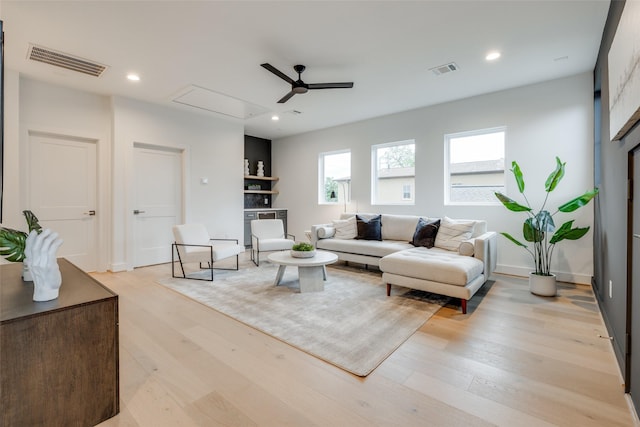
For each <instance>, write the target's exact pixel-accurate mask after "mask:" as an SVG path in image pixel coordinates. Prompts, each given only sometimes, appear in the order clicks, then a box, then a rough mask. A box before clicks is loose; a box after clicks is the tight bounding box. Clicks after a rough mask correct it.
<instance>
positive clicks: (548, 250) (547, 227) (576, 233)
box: [495, 157, 598, 296]
mask: <svg viewBox="0 0 640 427" xmlns="http://www.w3.org/2000/svg"><path fill="white" fill-rule="evenodd" d="M565 164H566V163H562V161H561V160H560V159H559V158H558V157H556V169H555V170H554V171H553V172H551V174H550V175H549V177H548V178H547V181H546V182H545V191H546V192H547V195H546V196H545V199H544V202H543V203H542V207H541V208H540V209H539V210H538V211H534V210H533V209H532V208H531V206H530V205H529V201H528V200H527V197H526V196H525V195H524V178H523V175H522V171H521V170H520V166H519V165H518V163H516V162H515V161H514V162H513V163H512V164H511V172H512V173H513V176H514V177H515V179H516V183H517V184H518V191H519V192H520V194H522V196H523V197H524V200H525V203H526V206H524V205H521V204H519V203H518V202H516V201H515V200H513V199H510V198H509V197H507V196H505V195H504V194H502V193H500V192H495V195H496V197H497V198H498V200H500V202H502V204H503V205H504V206H505V207H506V208H507V209H509V210H510V211H513V212H525V213H526V214H527V219H526V220H525V221H524V224H523V225H522V234H523V237H524V239H525V240H526V241H527V242H529V243H533V250H531V249H530V248H529V246H528V245H527V244H524V243H522V242H520V241H519V240H517V239H516V238H514V237H513V236H512V235H510V234H509V233H504V232H503V233H500V234H502V235H503V236H505V237H506V238H507V239H509V240H510V241H511V242H513V243H515V244H516V245H518V246H520V247H522V248H524V249H525V250H526V251H527V252H529V254H531V256H532V257H533V261H534V264H535V271H533V272H531V274H530V275H529V290H530V291H531V292H532V293H534V294H536V295H542V296H554V295H555V294H556V290H557V289H556V276H555V275H554V274H552V273H551V258H552V256H553V249H554V248H555V245H556V243H559V242H561V241H563V240H578V239H580V238H581V237H582V236H584V235H585V234H587V231H589V227H573V221H574V220H570V221H567V222H565V223H564V224H562V225H561V226H560V228H558V229H556V226H555V223H554V221H553V217H554V215H556V214H557V213H558V212H564V213H569V212H573V211H575V210H576V209H578V208H581V207H582V206H584V205H586V204H587V203H589V201H590V200H591V199H593V198H594V197H595V196H596V194H598V189H597V188H594V189H593V190H591V191H587V192H586V193H584V194H583V195H581V196H579V197H576V198H575V199H573V200H570V201H568V202H567V203H565V204H563V205H561V206H559V207H558V209H557V210H556V212H554V213H550V212H549V211H547V210H545V205H546V204H547V199H548V198H549V193H551V192H552V191H553V190H554V189H555V188H556V186H557V185H558V183H559V182H560V180H561V179H562V177H563V176H564V168H565ZM551 233H553V235H551Z"/></svg>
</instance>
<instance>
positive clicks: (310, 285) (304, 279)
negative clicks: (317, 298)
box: [267, 251, 338, 292]
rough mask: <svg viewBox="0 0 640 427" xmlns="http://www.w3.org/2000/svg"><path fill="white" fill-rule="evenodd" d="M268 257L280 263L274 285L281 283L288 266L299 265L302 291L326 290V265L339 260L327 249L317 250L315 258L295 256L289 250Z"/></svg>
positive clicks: (275, 262)
mask: <svg viewBox="0 0 640 427" xmlns="http://www.w3.org/2000/svg"><path fill="white" fill-rule="evenodd" d="M267 258H268V259H269V261H271V262H272V263H274V264H278V265H279V267H278V273H277V274H276V280H275V282H274V286H278V285H279V284H280V281H281V280H282V276H283V275H284V270H285V269H286V268H287V266H289V265H290V266H294V267H298V280H299V282H300V292H316V291H324V281H325V280H327V269H326V265H327V264H333V263H334V262H336V261H337V260H338V256H337V255H336V254H334V253H331V252H326V251H316V255H315V256H314V257H313V258H294V257H292V256H291V253H290V252H289V251H281V252H274V253H272V254H269V256H268V257H267Z"/></svg>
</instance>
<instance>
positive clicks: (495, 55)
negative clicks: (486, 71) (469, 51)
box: [484, 51, 501, 61]
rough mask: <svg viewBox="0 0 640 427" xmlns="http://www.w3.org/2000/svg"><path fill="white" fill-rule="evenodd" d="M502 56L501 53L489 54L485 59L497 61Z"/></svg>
mask: <svg viewBox="0 0 640 427" xmlns="http://www.w3.org/2000/svg"><path fill="white" fill-rule="evenodd" d="M500 55H501V54H500V52H497V51H494V52H489V53H488V54H487V56H485V57H484V59H486V60H487V61H495V60H496V59H498V58H500Z"/></svg>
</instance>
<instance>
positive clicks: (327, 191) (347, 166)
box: [318, 150, 351, 206]
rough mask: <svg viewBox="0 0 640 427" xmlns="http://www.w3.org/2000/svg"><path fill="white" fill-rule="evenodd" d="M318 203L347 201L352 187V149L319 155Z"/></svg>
mask: <svg viewBox="0 0 640 427" xmlns="http://www.w3.org/2000/svg"><path fill="white" fill-rule="evenodd" d="M318 183H319V186H318V203H320V204H331V203H344V204H345V206H346V203H347V202H348V201H349V198H350V197H349V193H350V191H349V190H350V187H351V151H350V150H343V151H333V152H330V153H320V155H319V156H318Z"/></svg>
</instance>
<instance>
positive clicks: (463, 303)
mask: <svg viewBox="0 0 640 427" xmlns="http://www.w3.org/2000/svg"><path fill="white" fill-rule="evenodd" d="M460 307H461V308H462V314H467V300H466V299H464V298H461V299H460Z"/></svg>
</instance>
